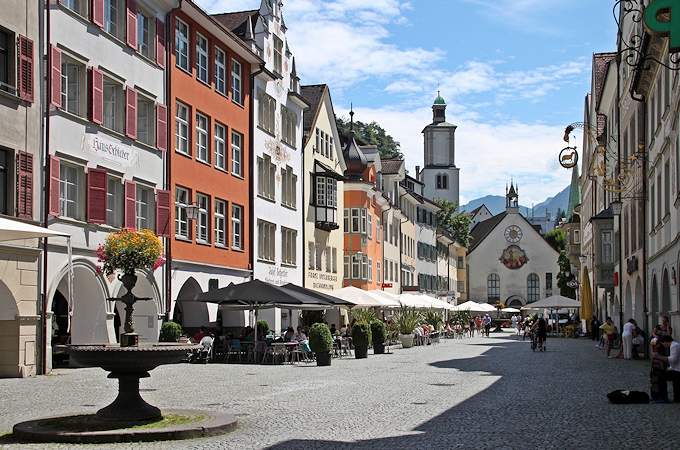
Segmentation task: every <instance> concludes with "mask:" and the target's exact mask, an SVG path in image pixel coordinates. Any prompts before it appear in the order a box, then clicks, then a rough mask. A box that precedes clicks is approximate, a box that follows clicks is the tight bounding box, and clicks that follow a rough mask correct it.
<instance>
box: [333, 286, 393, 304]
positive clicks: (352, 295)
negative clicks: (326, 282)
mask: <svg viewBox="0 0 680 450" xmlns="http://www.w3.org/2000/svg"><path fill="white" fill-rule="evenodd" d="M333 296H335V297H338V298H341V299H343V300H345V301H348V302H349V303H351V304H353V305H354V306H355V307H357V308H382V307H383V306H382V304H381V303H380V302H379V301H378V300H376V299H375V298H373V297H372V296H370V295H368V294H367V293H366V291H364V290H363V289H359V288H357V287H354V286H347V287H344V288H342V289H338V290H337V291H333Z"/></svg>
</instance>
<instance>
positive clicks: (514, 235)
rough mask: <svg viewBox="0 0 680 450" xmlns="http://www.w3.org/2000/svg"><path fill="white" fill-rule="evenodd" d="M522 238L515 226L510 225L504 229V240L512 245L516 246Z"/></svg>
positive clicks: (518, 228) (519, 230)
mask: <svg viewBox="0 0 680 450" xmlns="http://www.w3.org/2000/svg"><path fill="white" fill-rule="evenodd" d="M522 236H523V233H522V229H521V228H520V227H518V226H517V225H510V226H509V227H508V228H506V229H505V240H506V241H508V242H510V243H512V244H516V243H518V242H519V241H521V240H522Z"/></svg>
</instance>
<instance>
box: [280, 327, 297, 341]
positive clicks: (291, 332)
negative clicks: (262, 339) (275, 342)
mask: <svg viewBox="0 0 680 450" xmlns="http://www.w3.org/2000/svg"><path fill="white" fill-rule="evenodd" d="M293 336H295V330H294V329H293V327H288V328H287V329H286V332H285V333H284V334H283V342H290V341H292V340H293Z"/></svg>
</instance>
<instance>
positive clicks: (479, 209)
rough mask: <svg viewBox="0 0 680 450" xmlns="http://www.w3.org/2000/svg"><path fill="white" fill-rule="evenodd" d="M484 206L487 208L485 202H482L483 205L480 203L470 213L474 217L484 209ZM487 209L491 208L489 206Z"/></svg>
mask: <svg viewBox="0 0 680 450" xmlns="http://www.w3.org/2000/svg"><path fill="white" fill-rule="evenodd" d="M482 208H486V205H485V204H484V203H482V204H481V205H479V206H478V207H476V208H475V209H473V210H472V211H470V212H469V213H468V214H470V216H472V217H475V216H476V215H477V213H479V211H481V210H482ZM486 209H489V208H486Z"/></svg>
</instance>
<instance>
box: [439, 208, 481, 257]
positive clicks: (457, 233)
mask: <svg viewBox="0 0 680 450" xmlns="http://www.w3.org/2000/svg"><path fill="white" fill-rule="evenodd" d="M437 204H438V205H439V208H440V210H439V212H437V223H438V224H439V226H440V227H441V228H443V229H444V230H446V231H448V232H449V233H451V235H452V236H453V238H454V239H455V240H456V242H458V243H459V244H460V245H462V246H463V247H469V246H470V228H471V225H472V217H470V215H469V214H467V213H466V212H461V211H459V210H458V205H456V204H455V203H453V202H450V201H448V200H439V201H438V202H437Z"/></svg>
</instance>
